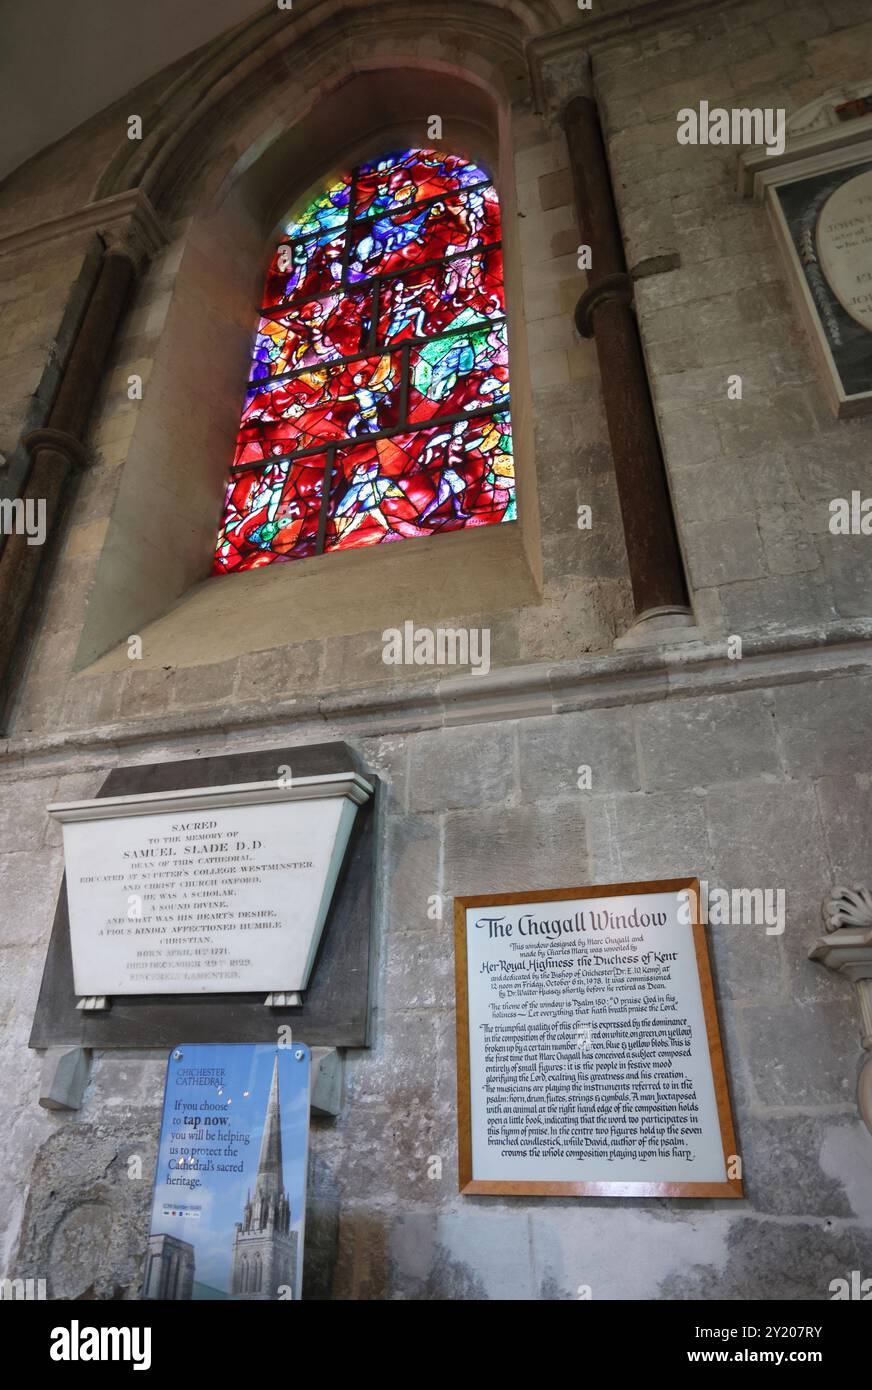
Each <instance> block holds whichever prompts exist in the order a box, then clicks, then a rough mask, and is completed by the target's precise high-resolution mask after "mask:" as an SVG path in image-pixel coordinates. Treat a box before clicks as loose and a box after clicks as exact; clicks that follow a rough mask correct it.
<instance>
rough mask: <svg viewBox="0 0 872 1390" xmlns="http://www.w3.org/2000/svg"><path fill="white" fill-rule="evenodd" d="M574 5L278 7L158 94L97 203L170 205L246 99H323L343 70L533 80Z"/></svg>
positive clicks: (101, 184) (222, 41)
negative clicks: (499, 74)
mask: <svg viewBox="0 0 872 1390" xmlns="http://www.w3.org/2000/svg"><path fill="white" fill-rule="evenodd" d="M569 3H570V0H563V3H562V4H560V5H558V4H555V3H552V0H536V3H533V0H479V3H477V4H476V5H475V6H474V7H470V6H469V5H468V4H466V3H465V0H417V3H416V5H415V8H414V17H412V16H411V15H410V13H409V7H408V6H406V5H400V4H396V3H392V0H310V3H309V4H307V5H306V7H305V9H302V8H301V9H299V10H292V11H280V10H278V9H273V10H271V11H270V12H268V13H267V14H264V15H259V16H256V17H255V18H253V19H251V20H249V21H246V22H245V23H243V24H241V25H239V26H238V27H237V28H236V29H235V30H232V31H231V32H230V34H226V35H221V36H219V38H217V39H215V40H213V41H212V42H211V43H209V44H207V45H206V46H205V47H204V48H203V50H202V51H201V53H200V55H199V57H198V58H197V59H196V61H195V62H194V63H193V64H192V65H191V66H190V67H187V68H186V69H185V71H184V72H183V73H182V74H181V76H179V77H177V78H176V79H175V80H174V81H173V82H172V83H171V84H170V85H169V87H167V88H166V89H165V90H164V91H162V92H161V93H160V95H159V98H158V99H157V101H156V102H155V106H154V109H153V111H152V112H151V113H150V115H149V117H148V118H147V119H146V121H145V125H146V133H145V135H144V138H143V140H142V141H141V142H131V141H129V140H127V139H124V140H122V141H121V142H120V144H119V146H118V148H117V149H116V152H115V154H114V156H113V157H112V158H111V160H110V161H109V163H108V165H107V167H106V168H105V169H104V171H103V173H102V174H101V176H100V178H99V179H98V182H97V185H96V187H95V190H94V195H93V196H94V200H95V201H96V200H98V199H103V198H108V197H112V196H115V195H117V194H119V193H122V192H125V191H127V190H130V189H134V188H141V189H142V190H143V191H144V192H145V193H147V194H148V196H149V198H150V199H151V201H152V203H153V204H154V205H155V206H156V207H159V208H163V207H165V206H166V205H167V203H171V202H172V200H173V196H174V194H175V193H177V192H178V186H179V183H180V182H181V181H182V179H183V177H184V176H185V175H186V174H189V173H190V172H191V170H192V169H193V170H196V168H197V167H198V166H199V164H200V163H201V159H202V150H203V146H204V144H208V143H210V142H211V140H212V138H213V136H214V133H215V132H216V131H220V130H221V129H222V128H226V126H227V123H228V121H230V122H232V123H234V124H236V125H237V127H238V113H239V111H240V109H242V108H243V107H244V105H245V103H246V102H247V101H251V102H253V103H255V104H257V102H258V101H259V100H262V99H263V97H264V95H265V94H269V93H270V92H272V91H276V90H281V89H283V88H285V87H287V85H288V82H289V79H292V80H293V85H294V86H295V87H296V88H297V89H299V91H300V92H306V91H307V90H308V91H309V92H314V94H315V97H316V99H318V98H320V96H321V95H322V94H323V90H324V83H325V81H326V82H328V83H329V77H328V76H327V74H328V73H329V69H330V66H331V59H332V60H333V66H334V67H335V70H336V72H337V73H341V72H343V71H348V70H349V69H352V68H358V69H361V70H362V69H363V68H364V67H367V66H369V67H385V66H387V65H389V61H390V58H391V56H392V55H393V54H399V53H402V55H403V62H404V63H405V64H406V65H407V66H408V65H410V64H412V65H418V66H431V67H434V66H436V65H437V64H438V63H439V62H440V61H442V62H445V63H447V64H448V65H453V66H455V67H463V66H464V65H466V66H468V67H470V66H471V65H475V63H476V60H478V61H479V62H483V63H484V66H485V67H487V66H490V67H491V68H492V69H493V68H500V69H502V71H503V72H504V74H505V77H506V80H507V81H508V82H509V83H511V82H515V83H521V82H523V81H525V80H526V75H527V74H526V61H525V45H526V43H527V42H528V41H529V40H530V39H532V38H533V37H535V36H536V35H537V34H539V33H543V32H546V31H547V30H548V29H549V28H552V29H553V28H554V26H555V25H556V24H559V22H560V19H561V17H562V16H561V13H560V11H561V10H565V9H566V8H567V6H568V4H569Z"/></svg>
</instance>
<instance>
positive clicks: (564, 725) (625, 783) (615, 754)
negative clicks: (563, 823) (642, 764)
mask: <svg viewBox="0 0 872 1390" xmlns="http://www.w3.org/2000/svg"><path fill="white" fill-rule="evenodd" d="M518 742H519V747H520V758H521V764H520V766H521V772H520V777H521V796H522V798H523V800H524V801H534V800H537V799H538V798H540V797H542V798H545V799H550V798H552V797H555V796H572V795H573V794H574V793H575V792H579V793H580V794H583V793H582V792H581V790H580V789H579V786H578V782H579V769H580V768H581V767H589V768H590V773H591V776H590V787H589V788H587V790H589V791H593V792H594V793H602V792H604V791H605V790H607V789H608V790H609V791H612V790H615V791H636V790H638V788H639V769H638V764H637V759H636V739H635V733H634V729H633V721H632V716H631V714H630V711H629V710H622V709H604V710H590V711H584V712H582V713H578V714H564V715H561V716H560V718H559V719H553V718H551V719H527V720H524V721H523V722H522V723H521V724H520V725H519V728H518Z"/></svg>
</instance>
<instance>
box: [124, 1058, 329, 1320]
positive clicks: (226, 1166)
mask: <svg viewBox="0 0 872 1390" xmlns="http://www.w3.org/2000/svg"><path fill="white" fill-rule="evenodd" d="M309 1069H310V1056H309V1050H308V1048H307V1047H305V1046H304V1045H302V1044H296V1043H294V1044H291V1045H289V1046H287V1047H273V1046H271V1045H267V1046H254V1045H249V1044H247V1043H241V1044H228V1045H226V1046H225V1045H217V1046H216V1045H205V1044H189V1045H185V1044H180V1045H179V1046H178V1047H175V1048H173V1050H172V1052H171V1053H170V1057H169V1063H168V1066H167V1081H166V1090H165V1093H164V1108H163V1120H162V1122H161V1130H160V1147H159V1149H158V1163H157V1173H156V1175H155V1184H154V1200H153V1203H152V1209H151V1230H150V1234H149V1239H148V1254H147V1257H146V1263H145V1277H144V1280H143V1287H142V1297H143V1298H145V1299H168V1300H175V1299H221V1298H231V1299H259V1300H265V1299H298V1298H299V1297H300V1291H301V1285H302V1276H303V1226H304V1221H305V1212H306V1164H307V1159H308V1152H309Z"/></svg>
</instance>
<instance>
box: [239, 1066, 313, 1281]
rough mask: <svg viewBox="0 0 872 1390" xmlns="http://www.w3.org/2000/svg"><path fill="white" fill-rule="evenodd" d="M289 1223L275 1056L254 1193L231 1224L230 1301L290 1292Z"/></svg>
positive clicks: (293, 1256)
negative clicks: (232, 1228) (231, 1299)
mask: <svg viewBox="0 0 872 1390" xmlns="http://www.w3.org/2000/svg"><path fill="white" fill-rule="evenodd" d="M290 1224H291V1209H290V1204H289V1202H288V1198H287V1193H286V1192H285V1181H284V1169H283V1163H282V1118H281V1100H280V1097H279V1058H278V1053H276V1057H275V1061H274V1062H273V1072H272V1081H271V1083H270V1090H269V1100H268V1101H267V1106H266V1115H265V1117H264V1122H263V1133H262V1136H261V1141H260V1155H259V1157H258V1163H257V1177H256V1178H255V1183H254V1192H251V1190H249V1193H248V1197H247V1199H246V1202H245V1207H244V1210H243V1215H242V1220H241V1221H237V1222H236V1226H235V1235H234V1239H233V1266H232V1271H231V1285H230V1289H231V1294H232V1295H233V1296H234V1297H236V1298H246V1299H267V1298H278V1297H279V1296H280V1290H282V1289H291V1290H292V1289H293V1287H294V1282H295V1277H296V1265H297V1234H296V1232H295V1231H291V1229H290ZM284 1296H291V1297H292V1296H293V1295H292V1294H291V1295H284Z"/></svg>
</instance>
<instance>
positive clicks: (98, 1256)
mask: <svg viewBox="0 0 872 1390" xmlns="http://www.w3.org/2000/svg"><path fill="white" fill-rule="evenodd" d="M158 1122H159V1113H157V1114H156V1113H155V1112H154V1111H152V1110H147V1109H143V1108H135V1109H131V1108H130V1107H119V1109H118V1110H116V1111H114V1112H108V1113H104V1114H103V1115H102V1116H101V1117H100V1119H99V1120H98V1121H96V1123H94V1124H88V1123H78V1122H74V1123H70V1122H69V1121H66V1122H63V1121H62V1122H59V1123H60V1127H59V1128H58V1129H57V1130H56V1132H55V1133H54V1134H53V1135H52V1137H51V1138H50V1139H48V1140H47V1141H46V1142H45V1143H44V1144H43V1145H42V1147H41V1148H40V1150H39V1152H38V1153H37V1155H36V1158H35V1161H34V1165H33V1172H32V1176H31V1187H30V1193H29V1196H28V1207H27V1214H26V1227H25V1238H24V1244H23V1250H22V1254H21V1255H20V1257H19V1259H18V1260H17V1261H16V1264H15V1269H16V1273H18V1274H19V1277H24V1278H27V1277H32V1278H44V1279H46V1280H47V1284H48V1297H49V1298H62V1299H80V1298H98V1299H107V1298H108V1299H114V1298H121V1299H132V1298H136V1297H137V1296H138V1292H139V1279H140V1274H141V1263H142V1257H143V1255H144V1253H145V1242H146V1236H147V1234H148V1213H149V1209H150V1205H151V1187H152V1181H153V1177H154V1157H155V1151H156V1147H157V1132H158ZM137 1157H138V1158H140V1159H141V1160H142V1176H141V1178H138V1179H131V1178H130V1176H129V1171H130V1169H129V1167H128V1160H129V1159H131V1158H137Z"/></svg>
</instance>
